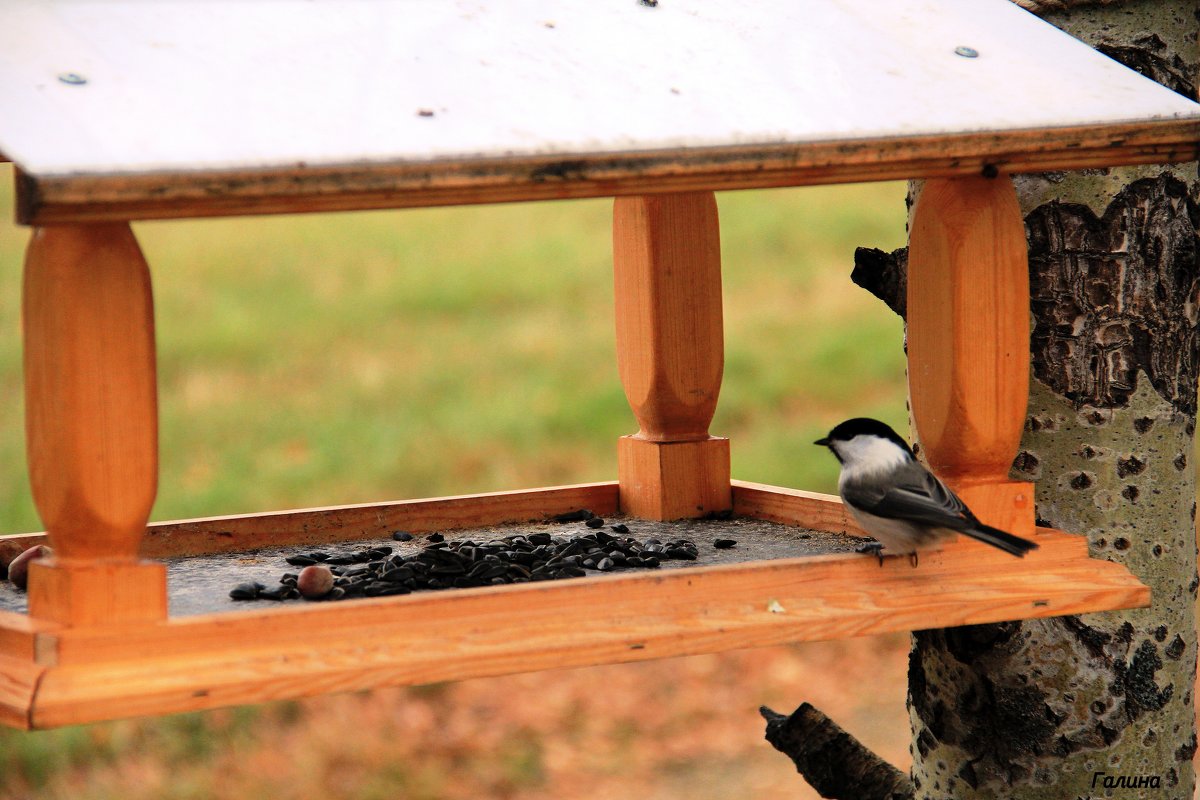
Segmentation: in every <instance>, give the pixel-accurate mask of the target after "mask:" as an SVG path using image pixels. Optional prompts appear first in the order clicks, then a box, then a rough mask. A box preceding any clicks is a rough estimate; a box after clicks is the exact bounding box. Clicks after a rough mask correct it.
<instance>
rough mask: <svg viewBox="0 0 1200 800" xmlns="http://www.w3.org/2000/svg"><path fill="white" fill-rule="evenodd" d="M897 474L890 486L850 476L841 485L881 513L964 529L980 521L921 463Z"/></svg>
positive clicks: (861, 504) (858, 503) (853, 500)
mask: <svg viewBox="0 0 1200 800" xmlns="http://www.w3.org/2000/svg"><path fill="white" fill-rule="evenodd" d="M894 477H895V480H894V481H893V482H892V483H891V485H890V486H887V487H879V486H878V485H877V486H876V487H875V488H872V486H871V485H870V484H868V483H866V482H864V481H861V480H848V481H846V482H845V483H844V484H843V485H842V487H841V494H842V499H843V500H845V501H846V502H847V503H849V504H850V505H852V506H854V507H855V508H859V509H861V510H863V511H866V512H868V513H870V514H874V515H876V516H879V517H887V518H892V519H903V520H907V521H909V522H915V523H918V524H921V525H930V526H935V527H938V528H949V529H951V530H956V531H962V530H966V529H968V528H970V527H972V526H973V525H974V524H975V523H976V520H975V517H974V515H973V514H972V513H971V512H970V511H968V510H967V507H966V506H965V505H963V501H962V500H959V499H958V495H956V494H954V492H952V491H950V489H949V488H947V486H946V484H944V483H942V482H941V481H940V480H938V479H937V476H935V475H934V474H933V473H932V472H930V471H929V470H927V469H925V468H924V467H922V466H921V465H920V464H917V463H915V462H914V463H912V464H910V465H908V466H906V467H903V468H902V469H900V470H897V472H896V474H895V476H894Z"/></svg>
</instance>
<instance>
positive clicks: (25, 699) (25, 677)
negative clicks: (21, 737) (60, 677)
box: [0, 655, 46, 730]
mask: <svg viewBox="0 0 1200 800" xmlns="http://www.w3.org/2000/svg"><path fill="white" fill-rule="evenodd" d="M45 673H46V668H45V667H43V666H40V665H38V664H35V663H33V662H32V661H26V660H25V659H22V658H14V657H12V656H8V655H0V725H4V726H6V727H9V728H17V729H19V730H32V729H33V727H34V721H33V708H34V706H35V704H36V698H37V693H38V689H39V687H40V684H41V681H42V678H43V677H44V676H45Z"/></svg>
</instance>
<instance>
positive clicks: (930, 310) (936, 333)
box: [908, 176, 1034, 536]
mask: <svg viewBox="0 0 1200 800" xmlns="http://www.w3.org/2000/svg"><path fill="white" fill-rule="evenodd" d="M908 385H909V397H910V399H911V402H912V416H913V420H914V422H915V424H916V427H917V431H918V433H919V438H920V440H921V447H922V448H923V452H924V455H925V459H926V461H927V462H928V464H929V466H930V467H931V468H932V469H933V470H934V471H935V472H936V473H937V474H938V475H939V476H940V477H941V478H942V479H943V480H945V481H946V482H947V483H949V484H950V485H951V486H952V487H953V488H954V489H955V491H957V492H958V493H959V494H960V495H961V496H962V498H963V501H964V502H966V504H967V505H968V506H969V507H970V508H971V509H972V510H973V511H974V512H975V513H976V515H977V516H978V517H979V518H980V519H981V520H982V521H983V522H985V523H987V524H989V525H994V526H996V527H998V528H1002V529H1004V530H1007V531H1010V532H1012V533H1014V534H1017V535H1019V536H1020V535H1025V536H1028V535H1030V534H1032V532H1033V525H1034V507H1033V486H1032V484H1029V483H1022V482H1017V481H1010V480H1009V479H1008V473H1009V468H1010V467H1011V466H1012V463H1013V459H1014V458H1015V457H1016V455H1017V450H1018V448H1019V446H1020V443H1021V431H1022V429H1023V427H1024V424H1025V405H1026V401H1027V398H1028V395H1029V266H1028V261H1027V257H1026V250H1025V226H1024V224H1023V222H1022V219H1021V209H1020V206H1019V205H1018V204H1017V196H1016V193H1015V191H1014V190H1013V185H1012V181H1011V180H1009V178H1008V177H1007V176H1000V177H998V178H983V177H979V178H953V179H936V180H929V181H927V182H926V183H925V185H924V187H923V189H922V191H921V195H920V197H919V198H918V200H917V205H916V207H915V208H914V209H913V217H912V225H911V231H910V234H909V251H908Z"/></svg>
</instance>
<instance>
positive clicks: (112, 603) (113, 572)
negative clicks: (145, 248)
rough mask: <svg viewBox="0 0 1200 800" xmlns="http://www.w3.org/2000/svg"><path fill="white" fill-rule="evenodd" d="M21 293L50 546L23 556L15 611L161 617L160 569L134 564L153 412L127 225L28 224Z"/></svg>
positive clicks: (150, 499)
mask: <svg viewBox="0 0 1200 800" xmlns="http://www.w3.org/2000/svg"><path fill="white" fill-rule="evenodd" d="M23 302H24V306H23V320H24V331H25V414H26V426H25V428H26V446H27V450H28V457H29V475H30V482H31V484H32V488H33V499H34V502H35V504H36V505H37V508H38V512H39V513H40V514H41V517H42V522H43V523H45V525H46V530H47V534H48V536H49V539H50V544H51V546H52V547H53V548H54V556H53V557H52V558H50V559H46V560H43V561H38V562H34V563H33V564H31V565H30V573H29V612H30V614H31V615H32V616H34V617H39V618H42V619H49V620H54V621H56V622H61V623H63V624H66V625H96V624H104V623H112V622H130V621H144V620H153V619H162V618H164V617H165V616H166V597H167V594H166V571H165V568H164V567H163V566H162V565H161V564H155V563H150V562H144V561H141V560H139V549H140V547H141V542H142V535H143V534H144V533H145V530H146V520H147V519H148V518H149V515H150V508H151V506H152V505H153V504H154V497H155V493H156V491H157V485H158V430H157V429H158V414H157V397H156V385H155V366H154V312H153V303H152V300H151V294H150V272H149V269H148V268H147V266H146V261H145V259H144V258H143V257H142V253H141V250H140V248H139V247H138V244H137V241H136V240H135V239H134V236H133V232H132V231H131V230H130V228H129V225H128V224H125V223H106V224H96V225H69V226H67V225H64V226H54V227H46V228H40V229H37V230H35V231H34V235H33V238H32V240H31V241H30V244H29V249H28V251H27V253H26V259H25V281H24V299H23Z"/></svg>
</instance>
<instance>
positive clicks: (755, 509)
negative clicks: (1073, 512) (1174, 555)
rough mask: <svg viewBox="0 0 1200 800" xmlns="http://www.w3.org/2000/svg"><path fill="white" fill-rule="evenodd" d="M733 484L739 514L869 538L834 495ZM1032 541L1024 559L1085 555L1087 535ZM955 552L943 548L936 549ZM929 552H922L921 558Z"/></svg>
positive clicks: (1042, 534) (980, 553) (1040, 534)
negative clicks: (1036, 545) (1033, 544)
mask: <svg viewBox="0 0 1200 800" xmlns="http://www.w3.org/2000/svg"><path fill="white" fill-rule="evenodd" d="M731 484H732V488H733V513H734V514H736V515H739V516H745V517H754V518H755V519H764V520H769V521H771V522H779V523H781V524H784V525H799V526H803V527H806V528H812V529H814V530H819V531H827V532H829V533H845V534H846V535H848V536H858V537H866V538H870V537H869V536H868V534H867V533H866V531H864V530H863V529H862V528H861V527H859V525H858V523H857V522H855V521H854V517H853V516H851V515H850V512H848V511H847V510H846V508H845V506H844V505H843V503H842V499H841V498H840V497H838V496H837V495H832V494H821V493H820V492H808V491H804V490H803V489H788V488H786V487H783V486H770V485H768V484H764V483H751V482H750V481H740V480H734V481H731ZM959 540H960V541H956V542H955V545H954V546H955V548H957V547H960V546H963V545H966V546H969V547H971V548H972V552H973V553H974V557H977V558H982V559H984V560H986V561H988V562H990V561H992V560H994V559H999V560H1001V561H1008V560H1011V558H1012V557H1011V556H1009V555H1007V554H1005V553H1001V552H1000V551H998V550H996V549H995V548H993V547H988V546H986V545H982V544H979V543H977V542H973V541H962V540H964V537H959ZM1034 541H1036V542H1037V543H1038V549H1037V550H1034V551H1032V552H1031V553H1029V554H1028V555H1026V556H1025V560H1026V561H1033V560H1039V561H1040V560H1042V559H1046V558H1064V557H1071V558H1087V557H1088V555H1089V554H1088V543H1087V538H1086V537H1084V536H1079V535H1076V534H1071V533H1066V532H1065V531H1060V530H1056V529H1054V528H1036V529H1035V530H1034ZM947 551H950V552H957V551H956V550H954V549H951V548H946V550H943V551H939V552H947ZM927 557H930V556H926V555H922V556H921V558H922V559H924V558H927Z"/></svg>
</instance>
